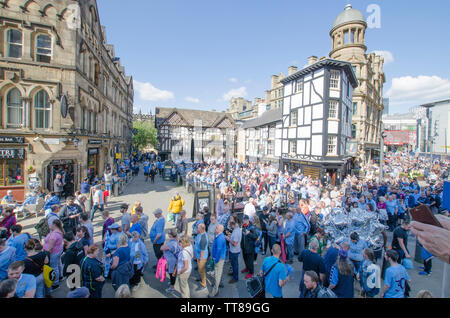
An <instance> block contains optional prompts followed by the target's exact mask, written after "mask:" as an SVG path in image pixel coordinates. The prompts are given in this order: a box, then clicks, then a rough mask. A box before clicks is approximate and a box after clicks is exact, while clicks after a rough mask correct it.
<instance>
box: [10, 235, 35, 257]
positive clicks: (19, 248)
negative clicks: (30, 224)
mask: <svg viewBox="0 0 450 318" xmlns="http://www.w3.org/2000/svg"><path fill="white" fill-rule="evenodd" d="M29 239H30V236H29V235H28V234H27V233H23V234H19V235H17V236H16V237H13V236H12V235H11V236H10V237H9V239H8V241H7V242H6V245H8V246H11V247H14V248H15V249H16V257H15V259H14V262H16V261H23V260H25V258H26V257H27V252H25V248H24V246H25V243H26V242H27V241H28V240H29Z"/></svg>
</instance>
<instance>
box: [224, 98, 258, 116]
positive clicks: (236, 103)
mask: <svg viewBox="0 0 450 318" xmlns="http://www.w3.org/2000/svg"><path fill="white" fill-rule="evenodd" d="M227 112H228V113H229V114H230V115H231V117H233V119H234V120H246V119H249V118H253V117H254V114H255V108H254V107H253V105H252V102H251V101H249V100H246V99H244V98H243V97H232V98H231V100H230V107H229V108H228V111H227Z"/></svg>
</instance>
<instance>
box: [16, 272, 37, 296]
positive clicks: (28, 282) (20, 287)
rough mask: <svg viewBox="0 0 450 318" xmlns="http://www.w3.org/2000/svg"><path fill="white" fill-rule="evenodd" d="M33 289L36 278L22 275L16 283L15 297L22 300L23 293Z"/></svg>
mask: <svg viewBox="0 0 450 318" xmlns="http://www.w3.org/2000/svg"><path fill="white" fill-rule="evenodd" d="M33 289H36V277H34V276H33V275H30V274H22V276H20V278H19V281H18V282H17V289H16V295H17V297H19V298H22V297H23V296H24V295H25V293H27V292H29V291H30V290H33Z"/></svg>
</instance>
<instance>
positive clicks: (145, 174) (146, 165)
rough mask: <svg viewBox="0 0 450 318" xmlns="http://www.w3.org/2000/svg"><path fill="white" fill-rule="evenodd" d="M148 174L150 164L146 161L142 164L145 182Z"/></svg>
mask: <svg viewBox="0 0 450 318" xmlns="http://www.w3.org/2000/svg"><path fill="white" fill-rule="evenodd" d="M149 174H150V163H149V162H148V161H146V162H144V176H145V182H147V181H148V176H149Z"/></svg>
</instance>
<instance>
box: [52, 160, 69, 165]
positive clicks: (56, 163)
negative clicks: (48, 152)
mask: <svg viewBox="0 0 450 318" xmlns="http://www.w3.org/2000/svg"><path fill="white" fill-rule="evenodd" d="M71 164H73V160H53V161H52V162H50V165H53V166H61V165H71Z"/></svg>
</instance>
